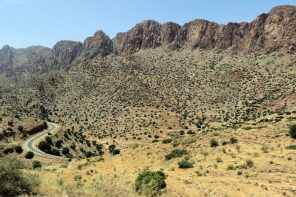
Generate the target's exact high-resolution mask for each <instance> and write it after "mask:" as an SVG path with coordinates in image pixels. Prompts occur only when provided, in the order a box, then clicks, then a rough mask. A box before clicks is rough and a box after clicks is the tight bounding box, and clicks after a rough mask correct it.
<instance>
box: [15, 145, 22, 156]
mask: <svg viewBox="0 0 296 197" xmlns="http://www.w3.org/2000/svg"><path fill="white" fill-rule="evenodd" d="M14 150H15V152H16V153H18V154H22V152H23V148H22V147H21V146H19V145H18V146H15V147H14Z"/></svg>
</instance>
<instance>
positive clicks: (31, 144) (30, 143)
mask: <svg viewBox="0 0 296 197" xmlns="http://www.w3.org/2000/svg"><path fill="white" fill-rule="evenodd" d="M47 125H48V128H47V129H46V130H45V131H42V132H40V133H38V134H36V135H34V136H33V137H31V138H30V139H28V140H27V141H26V142H25V143H24V145H23V147H24V148H25V149H26V150H27V151H31V152H33V153H34V154H35V155H38V156H41V157H45V158H49V159H59V160H61V159H62V160H65V159H66V158H64V157H59V156H54V155H50V154H47V153H45V152H43V151H41V150H40V149H39V148H38V143H39V142H40V141H42V140H43V139H44V138H45V137H46V136H47V135H48V133H54V132H55V131H56V130H57V129H58V126H57V125H56V124H54V123H51V122H47Z"/></svg>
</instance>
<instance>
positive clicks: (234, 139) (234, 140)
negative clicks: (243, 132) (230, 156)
mask: <svg viewBox="0 0 296 197" xmlns="http://www.w3.org/2000/svg"><path fill="white" fill-rule="evenodd" d="M237 142H238V140H237V139H236V138H235V137H231V138H230V143H231V144H236V143H237Z"/></svg>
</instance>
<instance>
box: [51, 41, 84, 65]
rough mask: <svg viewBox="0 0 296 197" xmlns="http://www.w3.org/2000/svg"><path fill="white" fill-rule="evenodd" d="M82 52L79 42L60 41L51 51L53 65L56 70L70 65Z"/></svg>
mask: <svg viewBox="0 0 296 197" xmlns="http://www.w3.org/2000/svg"><path fill="white" fill-rule="evenodd" d="M82 50H83V45H82V43H81V42H75V41H66V40H64V41H60V42H58V43H56V44H55V45H54V47H53V49H52V53H53V61H54V62H53V64H54V65H55V66H56V67H58V68H60V67H65V66H67V65H70V64H71V63H72V62H73V61H74V60H75V59H76V58H77V57H78V56H79V55H80V54H81V52H82Z"/></svg>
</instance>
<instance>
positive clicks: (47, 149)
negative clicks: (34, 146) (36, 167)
mask: <svg viewBox="0 0 296 197" xmlns="http://www.w3.org/2000/svg"><path fill="white" fill-rule="evenodd" d="M38 148H39V149H40V150H41V151H43V152H45V153H48V154H50V153H51V144H50V143H49V142H48V141H41V142H40V143H39V144H38Z"/></svg>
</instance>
